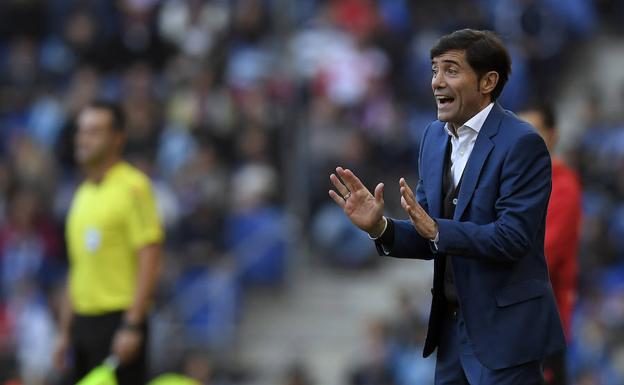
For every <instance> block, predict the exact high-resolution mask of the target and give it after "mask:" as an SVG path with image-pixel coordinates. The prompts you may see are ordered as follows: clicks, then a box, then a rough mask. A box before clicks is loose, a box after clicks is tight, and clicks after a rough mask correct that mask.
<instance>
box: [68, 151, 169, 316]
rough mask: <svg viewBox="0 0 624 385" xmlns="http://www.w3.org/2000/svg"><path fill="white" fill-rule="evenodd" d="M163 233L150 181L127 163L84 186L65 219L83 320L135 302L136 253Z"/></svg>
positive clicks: (74, 293) (76, 304) (72, 285)
mask: <svg viewBox="0 0 624 385" xmlns="http://www.w3.org/2000/svg"><path fill="white" fill-rule="evenodd" d="M163 236H164V232H163V229H162V226H161V223H160V219H159V217H158V213H157V210H156V202H155V198H154V193H153V191H152V186H151V184H150V181H149V179H148V178H147V176H145V175H144V174H143V173H142V172H140V171H139V170H137V169H136V168H134V167H132V166H131V165H129V164H128V163H126V162H119V163H117V164H115V165H114V166H113V167H111V168H110V169H109V170H108V172H107V173H106V175H105V176H104V178H103V179H102V181H101V182H100V183H93V182H90V181H85V182H84V183H82V184H81V185H80V187H79V188H78V191H76V195H75V196H74V200H73V202H72V206H71V209H70V212H69V215H68V218H67V226H66V238H67V245H68V251H69V260H70V270H69V295H70V298H71V301H72V305H73V308H74V311H75V312H76V313H78V314H82V315H97V314H101V313H106V312H111V311H117V310H124V309H127V308H129V307H130V305H131V304H132V302H133V300H134V295H135V290H136V284H137V273H138V251H139V250H140V249H141V248H142V247H144V246H147V245H150V244H154V243H160V242H161V241H162V240H163Z"/></svg>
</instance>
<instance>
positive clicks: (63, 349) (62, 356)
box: [52, 333, 70, 371]
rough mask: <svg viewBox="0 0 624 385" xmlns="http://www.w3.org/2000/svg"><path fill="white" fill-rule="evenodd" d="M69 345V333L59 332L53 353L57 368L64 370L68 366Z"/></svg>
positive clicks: (53, 360) (54, 363)
mask: <svg viewBox="0 0 624 385" xmlns="http://www.w3.org/2000/svg"><path fill="white" fill-rule="evenodd" d="M69 345H70V343H69V335H67V334H66V333H61V334H59V336H58V337H57V339H56V343H55V346H54V353H53V354H52V363H53V365H54V367H55V368H56V369H57V370H61V371H63V370H65V369H66V368H67V352H68V351H69Z"/></svg>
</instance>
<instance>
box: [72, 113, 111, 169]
mask: <svg viewBox="0 0 624 385" xmlns="http://www.w3.org/2000/svg"><path fill="white" fill-rule="evenodd" d="M77 123H78V130H77V132H76V138H75V144H76V148H75V156H76V161H77V162H78V164H80V165H81V166H93V165H97V164H99V163H101V162H102V161H104V160H106V159H107V158H108V157H109V156H110V155H111V154H112V153H113V152H115V151H117V150H118V149H119V146H120V144H121V134H120V133H119V132H117V131H116V130H115V129H114V128H113V117H112V115H111V113H110V111H108V110H106V109H98V108H86V109H84V110H83V111H82V112H81V113H80V115H78V121H77Z"/></svg>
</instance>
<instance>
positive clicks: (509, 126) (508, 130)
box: [501, 110, 539, 139]
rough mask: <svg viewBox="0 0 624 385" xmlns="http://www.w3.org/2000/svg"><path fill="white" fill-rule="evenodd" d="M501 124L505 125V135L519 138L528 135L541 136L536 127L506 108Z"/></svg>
mask: <svg viewBox="0 0 624 385" xmlns="http://www.w3.org/2000/svg"><path fill="white" fill-rule="evenodd" d="M501 125H502V127H503V130H504V133H505V136H507V137H512V138H515V139H519V138H522V137H523V136H527V135H529V136H534V135H537V136H539V134H538V133H537V130H536V129H535V127H533V126H532V125H530V124H529V123H528V122H525V121H524V120H522V119H520V118H519V117H518V116H517V115H516V114H514V113H513V112H512V111H509V110H505V114H504V115H503V119H502V121H501Z"/></svg>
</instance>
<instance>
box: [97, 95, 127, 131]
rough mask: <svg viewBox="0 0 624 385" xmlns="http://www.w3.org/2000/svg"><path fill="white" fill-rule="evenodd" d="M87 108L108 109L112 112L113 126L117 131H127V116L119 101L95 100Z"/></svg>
mask: <svg viewBox="0 0 624 385" xmlns="http://www.w3.org/2000/svg"><path fill="white" fill-rule="evenodd" d="M87 108H94V109H96V110H106V111H108V112H110V114H111V118H112V122H111V123H112V127H113V129H114V130H115V131H117V132H125V129H126V117H125V115H124V113H123V110H122V109H121V106H119V104H118V103H115V102H110V101H107V100H94V101H92V102H91V103H89V104H88V105H87Z"/></svg>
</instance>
